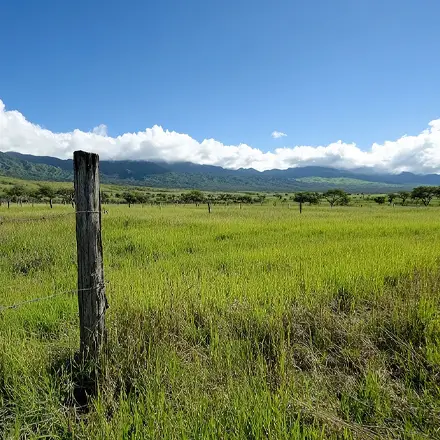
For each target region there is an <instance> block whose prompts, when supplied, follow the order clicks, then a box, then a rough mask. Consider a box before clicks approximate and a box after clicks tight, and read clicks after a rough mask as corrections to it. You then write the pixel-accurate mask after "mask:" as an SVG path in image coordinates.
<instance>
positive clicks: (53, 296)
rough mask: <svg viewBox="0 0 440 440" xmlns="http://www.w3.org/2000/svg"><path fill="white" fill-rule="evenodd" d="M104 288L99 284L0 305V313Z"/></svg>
mask: <svg viewBox="0 0 440 440" xmlns="http://www.w3.org/2000/svg"><path fill="white" fill-rule="evenodd" d="M101 287H103V285H102V284H99V285H98V286H94V287H87V288H84V289H70V290H64V291H63V292H58V293H54V294H52V295H48V296H40V297H38V298H33V299H29V300H26V301H21V302H19V303H15V304H11V305H8V306H1V305H0V313H2V312H4V311H5V310H14V309H18V308H20V307H22V306H25V305H28V304H32V303H36V302H39V301H46V300H48V299H52V298H56V297H57V296H62V295H67V294H69V293H70V294H75V293H78V292H84V291H90V290H93V289H97V288H101Z"/></svg>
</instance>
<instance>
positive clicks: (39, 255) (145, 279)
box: [0, 205, 440, 439]
mask: <svg viewBox="0 0 440 440" xmlns="http://www.w3.org/2000/svg"><path fill="white" fill-rule="evenodd" d="M106 209H108V211H109V213H108V214H105V215H103V217H102V221H103V242H104V259H105V267H104V269H105V277H106V280H107V281H108V287H107V294H108V297H109V302H110V309H109V310H108V313H107V317H108V318H107V324H108V330H109V335H108V340H109V342H108V352H107V363H106V373H105V377H106V381H105V382H104V383H103V385H102V387H101V390H100V394H99V395H98V396H97V397H95V398H93V399H92V400H91V402H89V408H88V412H81V411H80V410H79V409H78V408H76V407H75V405H74V404H73V403H74V399H73V397H74V396H72V394H73V389H74V380H75V374H74V373H73V372H72V367H71V365H72V362H69V359H70V360H72V359H73V357H74V354H75V352H76V350H77V348H78V345H79V341H78V328H77V327H78V317H77V302H76V301H77V300H76V296H75V295H74V294H71V293H70V294H65V295H60V296H58V297H56V298H54V299H51V300H47V301H41V302H38V303H33V304H29V305H26V306H23V307H20V308H17V309H12V310H6V311H4V312H3V313H0V346H1V347H0V408H1V409H0V432H3V434H4V436H5V437H6V438H20V436H21V437H22V438H42V437H43V436H46V438H47V437H49V438H115V439H118V438H139V439H143V438H236V439H241V438H255V439H257V438H277V439H278V438H281V439H282V438H286V439H288V438H289V439H290V438H292V439H306V438H307V439H309V438H312V439H314V438H316V439H327V438H345V439H350V438H372V437H373V438H374V437H377V438H411V439H413V438H414V439H417V438H436V436H437V437H438V436H439V435H440V433H439V431H438V429H439V428H438V426H439V424H438V420H439V417H440V412H439V408H440V406H439V403H440V397H439V387H440V379H439V377H440V371H439V363H440V315H439V300H440V295H439V282H440V278H439V276H438V270H439V254H440V252H439V249H440V234H439V221H438V219H439V214H440V209H439V208H437V207H429V208H417V207H410V208H405V207H400V206H399V207H396V208H392V207H389V206H383V207H375V206H368V207H363V208H360V207H356V208H354V207H351V208H350V207H349V208H347V207H339V208H333V209H330V208H329V207H328V206H325V205H322V206H318V207H309V206H306V207H305V209H304V211H303V214H301V215H300V214H299V212H298V211H297V209H296V206H295V205H292V206H291V209H288V207H287V206H286V205H283V206H282V205H279V206H276V207H273V206H244V207H243V208H242V209H239V207H238V206H214V207H213V212H212V214H210V215H209V214H208V211H207V208H206V206H199V207H195V206H163V207H162V208H161V207H159V206H154V207H151V206H148V207H144V208H142V207H141V206H132V207H131V208H128V207H127V206H113V205H111V206H109V207H106ZM72 212H73V210H72V208H71V207H70V206H59V205H55V207H54V209H53V210H50V209H48V206H43V205H35V206H34V207H31V206H26V207H19V206H16V205H14V206H12V207H11V208H10V209H7V208H6V207H4V206H3V207H1V208H0V217H1V218H3V224H1V225H0V248H1V254H0V305H1V306H6V305H10V304H14V303H17V302H21V301H25V300H28V299H31V298H35V297H44V296H47V295H51V294H53V293H58V292H64V291H70V290H72V289H73V290H74V289H75V286H76V243H75V224H74V221H75V216H74V215H66V216H64V217H54V218H51V216H52V215H58V214H64V213H66V214H68V213H72ZM41 217H45V220H41ZM32 218H34V219H35V221H34V220H30V221H19V219H32ZM37 219H38V220H37ZM69 365H70V367H69ZM75 408H76V409H75Z"/></svg>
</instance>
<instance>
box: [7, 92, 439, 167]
mask: <svg viewBox="0 0 440 440" xmlns="http://www.w3.org/2000/svg"><path fill="white" fill-rule="evenodd" d="M79 149H81V150H86V151H93V152H95V153H98V154H99V155H100V157H101V159H108V160H109V159H114V160H122V159H132V160H149V161H158V160H161V161H167V162H180V161H188V162H194V163H198V164H204V165H218V166H222V167H224V168H231V169H237V168H255V169H257V170H260V171H263V170H267V169H274V168H278V169H286V168H290V167H298V166H308V165H314V166H328V167H334V168H339V169H354V168H359V167H371V168H374V169H375V170H377V171H381V172H385V171H386V172H393V173H399V172H402V171H411V172H414V173H420V174H427V173H440V119H437V120H434V121H431V122H430V123H429V124H428V128H427V129H426V130H424V131H422V132H421V133H419V134H416V135H412V136H403V137H401V138H399V139H397V140H395V141H387V142H385V143H384V144H382V145H380V144H376V143H374V144H373V145H372V146H371V148H370V149H369V150H367V151H363V150H361V149H360V148H359V147H357V146H356V144H346V143H344V142H342V141H337V142H334V143H331V144H329V145H326V146H315V147H313V146H294V147H284V148H277V149H275V150H274V151H272V152H263V151H261V150H259V149H257V148H253V147H251V146H249V145H246V144H240V145H224V144H222V143H221V142H219V141H217V140H214V139H205V140H203V141H202V142H198V141H197V140H195V139H193V138H192V137H191V136H189V135H188V134H183V133H177V132H174V131H168V130H164V129H163V128H162V127H160V126H158V125H154V126H153V127H152V128H147V129H146V130H145V131H140V132H138V133H125V134H123V135H120V136H117V137H110V136H108V135H107V127H106V126H105V125H100V126H98V127H95V128H94V129H93V130H92V131H90V132H84V131H81V130H74V131H72V132H68V133H54V132H52V131H50V130H47V129H45V128H42V127H40V126H38V125H36V124H33V123H31V122H29V121H28V120H27V119H26V118H25V117H24V116H23V115H22V114H21V113H20V112H18V111H15V110H6V107H5V105H4V104H3V102H2V101H1V100H0V151H16V152H19V153H24V154H33V155H38V156H54V157H58V158H61V159H65V158H71V157H72V153H73V151H75V150H79Z"/></svg>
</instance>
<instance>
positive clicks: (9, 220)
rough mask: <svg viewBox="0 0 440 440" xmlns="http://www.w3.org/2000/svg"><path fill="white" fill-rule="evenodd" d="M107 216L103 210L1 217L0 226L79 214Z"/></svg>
mask: <svg viewBox="0 0 440 440" xmlns="http://www.w3.org/2000/svg"><path fill="white" fill-rule="evenodd" d="M87 213H91V214H98V213H101V214H105V213H108V211H107V210H104V209H103V210H101V211H74V212H65V213H63V214H53V215H48V216H44V217H13V216H7V217H0V225H1V224H3V223H21V222H23V223H24V222H34V221H45V220H51V219H53V218H60V217H67V216H69V215H77V214H87Z"/></svg>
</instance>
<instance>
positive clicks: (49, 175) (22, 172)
mask: <svg viewBox="0 0 440 440" xmlns="http://www.w3.org/2000/svg"><path fill="white" fill-rule="evenodd" d="M100 174H101V180H102V182H104V183H117V184H125V185H136V186H148V187H156V188H180V189H187V188H196V189H200V190H207V191H216V190H218V191H289V192H292V191H304V190H307V191H322V190H326V189H329V188H342V189H345V190H347V191H350V192H371V193H372V192H389V191H397V190H401V189H411V188H413V187H415V186H419V185H440V175H439V174H425V175H419V174H413V173H409V172H404V173H400V174H383V173H375V172H374V171H372V170H370V169H357V170H339V169H335V168H329V167H319V166H307V167H298V168H289V169H286V170H276V169H275V170H267V171H262V172H260V171H257V170H254V169H243V168H241V169H238V170H230V169H226V168H222V167H219V166H212V165H198V164H194V163H190V162H177V163H165V162H148V161H129V160H121V161H106V160H102V161H100ZM0 175H4V176H10V177H18V178H21V179H30V180H50V181H71V180H72V179H73V161H72V160H71V159H68V160H62V159H58V158H55V157H49V156H33V155H29V154H20V153H16V152H5V153H2V152H0Z"/></svg>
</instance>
